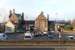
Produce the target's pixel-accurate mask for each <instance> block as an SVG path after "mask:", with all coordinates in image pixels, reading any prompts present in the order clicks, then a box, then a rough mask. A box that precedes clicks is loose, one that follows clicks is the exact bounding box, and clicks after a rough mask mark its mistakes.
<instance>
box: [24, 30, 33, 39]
mask: <svg viewBox="0 0 75 50" xmlns="http://www.w3.org/2000/svg"><path fill="white" fill-rule="evenodd" d="M32 38H33V35H32V34H31V33H30V31H27V32H26V33H24V40H31V39H32Z"/></svg>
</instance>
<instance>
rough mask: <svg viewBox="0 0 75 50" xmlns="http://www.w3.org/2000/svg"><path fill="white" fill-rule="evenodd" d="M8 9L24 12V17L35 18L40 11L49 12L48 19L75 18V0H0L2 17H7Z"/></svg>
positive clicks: (0, 14)
mask: <svg viewBox="0 0 75 50" xmlns="http://www.w3.org/2000/svg"><path fill="white" fill-rule="evenodd" d="M10 9H15V10H16V12H17V13H21V12H24V13H25V19H26V18H27V19H35V18H36V17H37V16H38V14H39V13H40V12H41V11H43V12H44V14H45V15H46V14H49V15H50V17H49V19H50V20H55V19H60V20H69V19H74V18H75V0H0V16H2V18H3V17H8V13H9V10H10ZM0 18H1V17H0ZM3 19H5V18H3Z"/></svg>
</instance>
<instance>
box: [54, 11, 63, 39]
mask: <svg viewBox="0 0 75 50" xmlns="http://www.w3.org/2000/svg"><path fill="white" fill-rule="evenodd" d="M57 15H58V13H57V12H56V17H57ZM55 21H56V19H55ZM59 25H60V23H57V31H58V36H59V40H60V39H61V37H62V36H61V31H62V30H61V27H60V26H59Z"/></svg>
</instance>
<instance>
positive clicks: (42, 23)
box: [35, 12, 48, 32]
mask: <svg viewBox="0 0 75 50" xmlns="http://www.w3.org/2000/svg"><path fill="white" fill-rule="evenodd" d="M35 28H37V29H38V30H39V31H41V32H47V31H48V19H47V18H46V17H45V16H44V13H43V12H41V13H40V15H39V16H38V17H37V18H36V20H35Z"/></svg>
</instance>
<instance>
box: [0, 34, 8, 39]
mask: <svg viewBox="0 0 75 50" xmlns="http://www.w3.org/2000/svg"><path fill="white" fill-rule="evenodd" d="M7 39H8V37H7V35H6V34H5V33H0V40H7Z"/></svg>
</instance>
